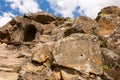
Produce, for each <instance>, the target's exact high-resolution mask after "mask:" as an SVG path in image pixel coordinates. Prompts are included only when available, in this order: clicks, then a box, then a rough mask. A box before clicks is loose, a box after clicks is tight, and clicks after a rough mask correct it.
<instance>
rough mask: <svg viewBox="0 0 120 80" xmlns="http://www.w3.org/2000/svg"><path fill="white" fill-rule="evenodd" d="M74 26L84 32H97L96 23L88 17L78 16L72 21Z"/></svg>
mask: <svg viewBox="0 0 120 80" xmlns="http://www.w3.org/2000/svg"><path fill="white" fill-rule="evenodd" d="M73 24H74V26H75V28H76V29H77V30H78V31H80V32H82V33H86V34H97V30H98V24H97V23H96V21H95V20H92V19H91V18H89V17H84V16H80V17H77V18H76V19H75V20H74V22H73Z"/></svg>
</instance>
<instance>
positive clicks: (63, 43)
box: [53, 34, 102, 74]
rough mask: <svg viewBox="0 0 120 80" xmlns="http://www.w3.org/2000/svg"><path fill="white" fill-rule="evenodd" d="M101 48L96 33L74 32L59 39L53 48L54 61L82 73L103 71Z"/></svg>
mask: <svg viewBox="0 0 120 80" xmlns="http://www.w3.org/2000/svg"><path fill="white" fill-rule="evenodd" d="M100 56H101V54H100V48H99V44H98V39H97V37H96V36H94V35H87V34H73V35H71V36H69V37H67V38H64V39H61V40H59V41H58V42H57V43H56V44H55V48H54V49H53V57H54V60H55V61H54V63H53V64H57V65H61V66H65V67H69V68H72V69H75V70H78V71H80V72H82V73H85V74H88V73H89V72H92V73H95V74H101V73H102V61H101V57H100Z"/></svg>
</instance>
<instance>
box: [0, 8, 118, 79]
mask: <svg viewBox="0 0 120 80" xmlns="http://www.w3.org/2000/svg"><path fill="white" fill-rule="evenodd" d="M119 64H120V8H119V7H117V6H110V7H106V8H103V9H102V10H101V12H100V13H99V14H98V17H97V18H96V21H95V20H93V19H91V18H89V17H85V16H79V17H77V18H75V19H72V18H59V17H57V16H55V15H52V14H49V13H46V12H37V13H31V14H25V15H24V16H23V17H22V16H21V17H19V16H18V17H15V18H13V19H12V20H11V21H10V22H8V23H7V24H6V25H5V26H3V27H2V28H0V80H78V79H80V80H119V72H120V65H119ZM11 75H12V76H11Z"/></svg>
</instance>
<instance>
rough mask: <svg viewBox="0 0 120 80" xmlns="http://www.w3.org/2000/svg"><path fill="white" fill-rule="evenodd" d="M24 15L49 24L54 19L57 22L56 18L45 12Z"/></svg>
mask: <svg viewBox="0 0 120 80" xmlns="http://www.w3.org/2000/svg"><path fill="white" fill-rule="evenodd" d="M24 17H27V18H32V19H33V20H35V21H37V22H39V23H42V24H49V23H51V22H54V21H55V22H56V23H57V24H58V18H57V17H56V16H54V15H51V14H49V13H47V12H37V13H34V14H31V15H28V14H25V15H24Z"/></svg>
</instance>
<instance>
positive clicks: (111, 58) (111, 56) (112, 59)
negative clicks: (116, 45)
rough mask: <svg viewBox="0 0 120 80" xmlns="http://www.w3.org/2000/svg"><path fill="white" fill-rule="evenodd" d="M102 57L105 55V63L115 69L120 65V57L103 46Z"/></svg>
mask: <svg viewBox="0 0 120 80" xmlns="http://www.w3.org/2000/svg"><path fill="white" fill-rule="evenodd" d="M101 52H102V57H103V64H105V65H107V66H108V67H109V68H113V69H115V68H116V67H118V66H120V57H119V55H117V54H116V53H114V52H113V51H111V50H109V49H107V48H102V50H101Z"/></svg>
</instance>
